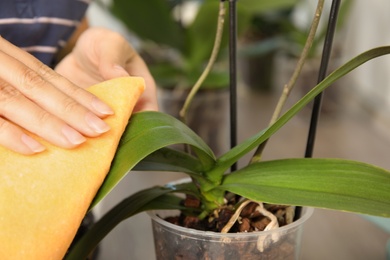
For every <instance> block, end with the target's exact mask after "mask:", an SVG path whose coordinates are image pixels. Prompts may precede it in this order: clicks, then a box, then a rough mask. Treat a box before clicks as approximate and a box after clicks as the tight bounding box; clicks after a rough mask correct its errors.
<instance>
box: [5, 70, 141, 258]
mask: <svg viewBox="0 0 390 260" xmlns="http://www.w3.org/2000/svg"><path fill="white" fill-rule="evenodd" d="M143 90H144V81H143V79H142V78H137V77H124V78H117V79H113V80H109V81H106V82H102V83H100V84H97V85H95V86H92V87H90V88H89V91H90V92H92V93H94V94H95V95H96V96H98V97H99V98H100V99H102V100H103V101H105V102H106V103H107V104H108V105H109V106H110V107H111V108H112V109H113V110H114V112H115V114H114V115H113V116H109V117H107V118H106V119H105V122H106V123H108V124H109V125H110V126H111V129H110V131H108V132H107V133H105V134H103V135H101V136H100V137H96V138H88V140H87V141H86V142H85V143H84V144H82V145H81V146H79V147H77V148H75V149H70V150H68V149H62V148H59V147H56V146H53V145H51V144H49V143H47V142H45V141H43V140H42V139H40V141H41V142H42V143H43V144H44V145H45V146H46V150H45V151H44V152H42V153H40V154H36V155H32V156H26V155H21V154H17V153H14V152H12V151H10V150H7V149H5V148H3V147H0V259H1V260H6V259H12V260H16V259H18V260H34V259H37V260H49V259H62V258H63V256H64V255H65V253H66V251H67V249H68V247H69V245H70V243H71V242H72V240H73V238H74V236H75V234H76V231H77V229H78V227H79V226H80V223H81V221H82V219H83V217H84V216H85V213H86V211H87V210H88V208H89V205H90V203H91V201H92V200H93V198H94V196H95V194H96V192H97V190H98V189H99V187H100V186H101V184H102V182H103V180H104V178H105V176H106V174H107V172H108V170H109V168H110V164H111V161H112V159H113V157H114V154H115V151H116V149H117V146H118V142H119V139H120V137H121V135H122V133H123V131H124V129H125V127H126V125H127V122H128V119H129V117H130V115H131V113H132V110H133V107H134V105H135V103H136V102H137V100H138V98H139V96H140V95H141V94H142V92H143Z"/></svg>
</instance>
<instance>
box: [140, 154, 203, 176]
mask: <svg viewBox="0 0 390 260" xmlns="http://www.w3.org/2000/svg"><path fill="white" fill-rule="evenodd" d="M133 170H134V171H167V172H183V173H188V174H189V175H190V176H194V177H199V176H200V173H201V172H202V171H203V166H202V164H201V163H200V162H199V160H197V159H196V158H194V157H193V156H191V155H189V154H188V153H184V152H180V151H177V150H174V149H170V148H161V149H159V150H157V151H155V152H154V153H152V154H150V155H149V156H147V157H146V158H144V159H143V160H142V161H140V162H139V163H138V164H137V165H136V166H135V167H134V168H133Z"/></svg>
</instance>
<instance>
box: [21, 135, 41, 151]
mask: <svg viewBox="0 0 390 260" xmlns="http://www.w3.org/2000/svg"><path fill="white" fill-rule="evenodd" d="M21 139H22V142H23V143H24V144H25V145H27V147H28V148H30V150H31V151H32V152H34V153H40V152H42V151H44V150H45V149H46V148H45V147H44V146H43V145H42V144H40V143H39V142H38V141H36V140H35V139H34V138H32V137H30V136H28V135H26V134H22V137H21Z"/></svg>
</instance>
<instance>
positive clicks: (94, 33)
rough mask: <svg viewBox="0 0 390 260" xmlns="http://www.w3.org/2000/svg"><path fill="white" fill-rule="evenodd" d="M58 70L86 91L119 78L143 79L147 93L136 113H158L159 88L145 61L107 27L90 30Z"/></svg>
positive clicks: (121, 37)
mask: <svg viewBox="0 0 390 260" xmlns="http://www.w3.org/2000/svg"><path fill="white" fill-rule="evenodd" d="M55 70H56V71H57V72H58V73H60V74H61V75H63V76H64V77H66V78H68V79H69V80H71V81H72V82H73V83H75V84H77V85H78V86H81V87H85V88H86V87H89V86H91V85H94V84H96V83H98V82H101V81H104V80H108V79H112V78H116V77H122V76H129V75H131V76H140V77H143V78H144V79H145V84H146V90H145V92H144V94H143V95H142V96H141V98H140V99H139V101H138V103H137V105H136V107H135V111H140V110H157V97H156V85H155V82H154V80H153V78H152V76H151V74H150V72H149V70H148V68H147V66H146V64H145V62H144V61H143V60H142V58H141V57H140V56H139V55H138V53H137V52H136V51H135V50H134V49H133V48H132V46H131V45H130V44H129V43H128V42H127V41H126V39H125V38H124V37H123V36H121V35H120V34H118V33H116V32H113V31H110V30H108V29H104V28H89V29H87V30H86V31H85V32H83V33H82V34H81V36H80V38H79V39H78V41H77V43H76V46H75V47H74V49H73V51H72V52H71V53H70V54H68V55H67V56H66V57H65V58H64V59H63V60H62V61H61V62H60V63H59V64H58V66H57V67H56V69H55Z"/></svg>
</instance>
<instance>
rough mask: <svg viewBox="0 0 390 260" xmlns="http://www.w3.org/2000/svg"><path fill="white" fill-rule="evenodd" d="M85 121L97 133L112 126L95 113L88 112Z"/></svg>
mask: <svg viewBox="0 0 390 260" xmlns="http://www.w3.org/2000/svg"><path fill="white" fill-rule="evenodd" d="M85 121H86V122H87V124H88V125H89V127H91V128H92V129H93V130H94V131H95V132H96V133H99V134H102V133H105V132H107V131H108V130H110V126H109V125H107V124H106V122H104V121H103V120H102V119H100V118H99V117H97V116H96V115H95V114H93V113H90V112H89V113H87V114H86V116H85Z"/></svg>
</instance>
